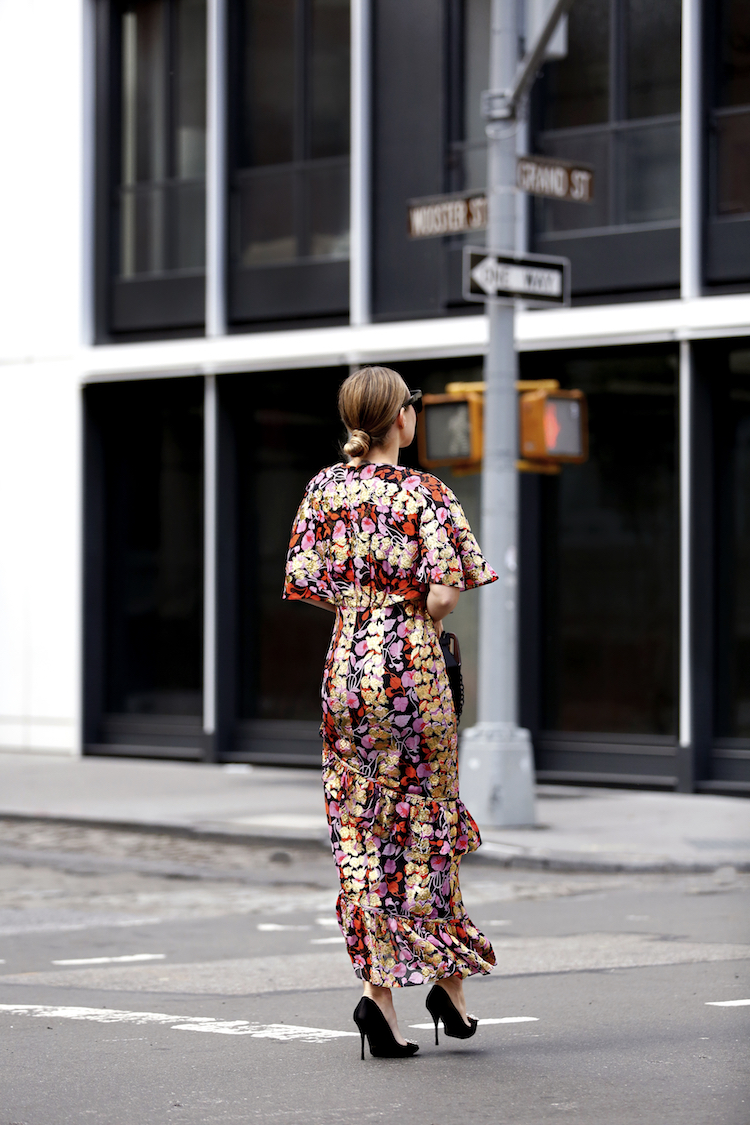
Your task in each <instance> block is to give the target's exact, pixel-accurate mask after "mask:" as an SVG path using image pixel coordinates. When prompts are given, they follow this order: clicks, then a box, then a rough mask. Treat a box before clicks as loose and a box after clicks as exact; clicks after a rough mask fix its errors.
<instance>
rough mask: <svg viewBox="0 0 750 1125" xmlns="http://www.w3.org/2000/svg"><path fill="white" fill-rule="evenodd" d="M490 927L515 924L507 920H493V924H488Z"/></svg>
mask: <svg viewBox="0 0 750 1125" xmlns="http://www.w3.org/2000/svg"><path fill="white" fill-rule="evenodd" d="M487 925H488V926H512V925H513V923H512V922H511V921H509V920H508V919H507V918H493V919H492V921H491V922H488V923H487Z"/></svg>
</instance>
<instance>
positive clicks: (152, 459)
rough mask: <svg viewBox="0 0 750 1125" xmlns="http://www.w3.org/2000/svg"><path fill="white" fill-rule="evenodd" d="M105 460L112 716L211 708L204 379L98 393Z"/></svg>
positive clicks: (93, 402) (95, 406)
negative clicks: (206, 641) (205, 659)
mask: <svg viewBox="0 0 750 1125" xmlns="http://www.w3.org/2000/svg"><path fill="white" fill-rule="evenodd" d="M88 394H89V398H88V401H89V404H90V408H91V410H92V412H93V415H94V416H95V417H96V419H97V424H98V428H99V434H100V442H101V447H102V449H103V456H104V503H103V512H104V543H105V548H104V572H105V589H106V596H105V611H104V652H105V664H106V687H105V698H104V709H105V711H106V712H108V713H109V714H122V715H133V716H135V715H162V716H169V715H172V716H177V715H193V716H198V715H200V714H201V709H202V676H203V668H202V650H203V495H202V478H203V463H202V462H203V380H202V379H164V380H161V381H154V382H151V381H147V382H142V383H141V382H139V383H125V384H120V385H118V386H100V387H94V388H91V389H90V390H89V392H88Z"/></svg>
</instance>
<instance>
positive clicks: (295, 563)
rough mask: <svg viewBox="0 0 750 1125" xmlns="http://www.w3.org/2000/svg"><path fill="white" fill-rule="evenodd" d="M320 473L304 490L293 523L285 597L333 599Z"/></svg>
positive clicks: (312, 599)
mask: <svg viewBox="0 0 750 1125" xmlns="http://www.w3.org/2000/svg"><path fill="white" fill-rule="evenodd" d="M319 486H320V475H319V476H317V477H314V478H313V480H311V481H310V483H309V484H308V486H307V488H306V489H305V495H304V496H303V497H302V503H301V504H300V506H299V508H298V509H297V515H296V516H295V517H294V522H293V524H292V534H291V537H290V540H289V550H288V552H287V556H286V570H285V574H284V589H283V592H282V597H283V598H288V599H293V600H310V601H317V602H333V600H334V591H333V587H332V585H331V581H330V575H329V571H328V561H327V556H328V550H327V544H328V538H329V535H328V527H327V523H328V521H327V517H326V513H325V510H324V507H323V505H322V504H321V496H320V487H319Z"/></svg>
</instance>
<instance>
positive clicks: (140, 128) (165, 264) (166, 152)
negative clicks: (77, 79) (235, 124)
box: [115, 0, 206, 279]
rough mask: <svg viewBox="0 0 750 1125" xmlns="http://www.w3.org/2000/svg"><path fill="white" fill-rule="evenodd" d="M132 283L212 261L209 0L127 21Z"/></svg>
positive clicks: (123, 28)
mask: <svg viewBox="0 0 750 1125" xmlns="http://www.w3.org/2000/svg"><path fill="white" fill-rule="evenodd" d="M119 20H120V23H119V29H118V31H119V37H118V38H119V48H120V50H119V54H120V59H119V70H120V75H121V82H120V153H119V157H120V174H119V183H118V187H117V192H116V201H117V207H118V219H117V233H118V246H119V254H118V260H117V265H116V271H115V272H116V275H117V276H118V277H120V278H123V279H132V278H136V277H146V276H158V275H163V274H165V273H175V272H183V273H184V272H186V271H191V270H192V271H201V270H202V269H203V266H204V262H205V178H206V0H137V2H135V3H126V4H124V5H123V7H122V9H121V10H120V14H119Z"/></svg>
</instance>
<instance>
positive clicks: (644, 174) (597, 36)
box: [533, 0, 680, 235]
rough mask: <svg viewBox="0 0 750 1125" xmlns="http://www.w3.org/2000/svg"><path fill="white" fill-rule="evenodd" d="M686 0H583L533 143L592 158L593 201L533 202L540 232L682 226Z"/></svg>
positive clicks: (539, 97)
mask: <svg viewBox="0 0 750 1125" xmlns="http://www.w3.org/2000/svg"><path fill="white" fill-rule="evenodd" d="M679 112H680V0H660V2H659V3H652V2H650V0H576V3H575V4H574V5H573V7H572V8H571V11H570V15H569V19H568V53H567V56H566V57H565V58H563V59H559V60H556V61H550V62H548V63H546V64H545V66H544V69H543V71H542V80H541V81H540V82H539V83H538V84H537V90H536V112H535V123H536V130H535V135H534V140H533V148H534V150H535V151H537V152H539V153H540V154H544V155H549V156H556V157H558V158H562V159H569V160H580V161H582V162H584V163H587V164H590V165H591V166H592V167H593V168H594V173H595V195H594V202H593V204H592V205H582V204H574V203H562V202H556V201H552V200H544V199H535V200H534V223H535V229H536V231H537V233H538V234H542V235H543V234H549V235H553V234H557V233H561V232H568V231H571V232H572V231H576V230H585V229H589V230H595V229H605V228H607V227H612V226H618V227H622V226H628V225H632V224H643V223H658V224H665V223H671V224H676V223H677V222H678V221H679V214H680V179H679V177H680V118H679Z"/></svg>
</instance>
